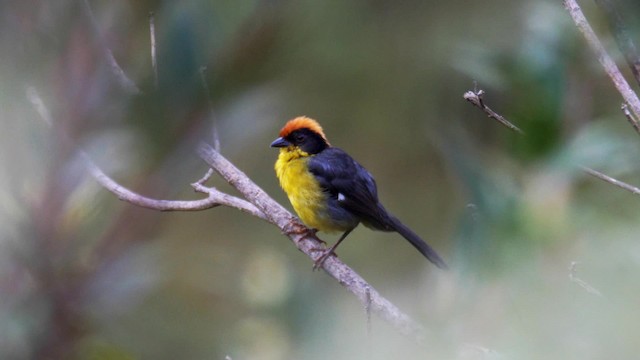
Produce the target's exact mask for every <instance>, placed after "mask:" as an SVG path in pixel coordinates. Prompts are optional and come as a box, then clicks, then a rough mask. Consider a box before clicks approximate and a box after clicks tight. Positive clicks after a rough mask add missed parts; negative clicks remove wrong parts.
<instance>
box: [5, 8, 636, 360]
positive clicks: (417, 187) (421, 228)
mask: <svg viewBox="0 0 640 360" xmlns="http://www.w3.org/2000/svg"><path fill="white" fill-rule="evenodd" d="M617 4H618V6H619V8H620V9H621V12H622V14H623V15H624V16H625V19H626V20H627V21H628V23H627V25H628V26H629V31H630V34H631V36H632V38H634V39H636V40H638V41H640V23H639V20H638V19H640V16H637V15H638V14H640V5H638V2H636V1H633V0H628V1H618V2H617ZM582 5H583V7H584V10H585V12H586V13H587V16H588V17H589V18H590V20H591V21H592V24H593V26H594V27H595V28H596V31H598V33H599V34H601V35H602V40H603V41H604V43H605V46H606V47H607V48H608V49H610V50H611V54H612V55H613V56H614V57H616V58H617V60H619V61H618V63H619V64H621V65H623V67H624V60H623V59H622V57H621V55H620V54H619V52H618V51H617V49H616V46H615V43H614V42H613V40H612V36H611V34H610V33H609V31H608V27H607V22H606V18H604V15H603V14H602V12H600V11H599V10H598V9H597V8H596V6H595V5H594V3H593V2H591V1H583V2H582ZM150 12H153V13H154V19H155V26H156V36H157V60H158V74H159V76H158V86H157V88H156V87H155V86H154V76H153V69H152V66H151V58H150V39H149V13H150ZM106 49H110V51H111V52H112V54H113V57H114V58H115V59H116V60H117V62H118V63H119V64H120V66H121V67H122V69H124V71H125V72H126V74H127V75H128V76H129V78H130V79H131V80H133V82H134V83H135V84H136V85H137V86H138V88H139V90H140V92H139V93H137V94H135V93H133V92H132V90H131V88H126V87H123V86H122V85H121V84H120V82H119V81H118V79H117V77H116V76H114V74H113V70H112V68H111V66H110V63H109V61H108V55H107V54H106ZM0 52H1V53H2V56H1V57H0V78H1V79H2V81H0V109H1V113H2V124H3V128H4V129H3V130H2V131H0V144H1V145H0V146H1V151H0V166H1V167H2V169H3V170H2V171H1V172H0V358H1V359H224V358H225V356H229V357H230V358H232V359H234V360H240V359H268V360H271V359H389V358H392V357H396V358H403V359H511V358H513V359H549V358H553V359H602V358H622V359H624V358H626V359H629V358H636V357H637V356H638V355H637V354H638V351H639V350H640V346H639V345H638V335H637V334H638V333H640V312H639V311H638V305H639V304H640V280H638V276H637V275H636V274H637V273H638V272H639V271H640V242H638V235H637V234H638V231H639V230H640V224H639V222H638V221H637V219H638V216H637V212H638V211H640V199H638V198H637V197H633V196H632V195H631V194H629V193H626V192H624V191H622V190H619V189H617V188H615V187H613V186H611V185H609V184H606V183H604V182H601V181H599V180H596V179H594V178H591V177H588V176H586V175H585V174H583V173H582V172H581V171H580V170H579V169H578V165H585V166H590V167H593V168H595V169H597V170H600V171H603V172H606V173H608V174H609V175H612V176H615V177H618V178H619V179H621V180H623V181H627V182H629V183H632V184H633V183H634V184H640V176H638V170H639V169H638V161H637V159H638V156H639V155H640V147H639V144H640V139H638V137H637V134H635V133H634V132H633V130H632V128H631V127H630V126H629V125H628V124H627V122H626V121H625V119H624V117H623V115H622V113H621V112H620V110H619V109H620V103H621V98H620V96H619V95H618V94H617V93H616V92H615V90H614V88H613V86H612V84H611V83H610V81H609V80H608V78H607V77H606V76H605V75H604V74H603V72H602V69H601V68H600V66H599V64H598V63H597V62H596V60H595V58H594V56H593V55H592V54H591V53H590V52H589V50H588V49H587V47H586V44H585V42H584V40H583V39H582V37H581V35H580V34H579V33H578V31H577V29H576V28H575V26H574V25H573V23H572V22H571V20H570V18H569V16H568V14H567V13H566V11H565V10H564V9H563V7H562V4H561V2H560V1H551V0H549V1H541V0H518V1H513V0H485V1H463V0H458V1H418V0H407V1H396V2H392V1H380V0H354V1H334V0H329V1H308V0H307V1H286V0H271V1H268V0H267V1H257V0H254V1H249V0H236V1H228V0H227V1H212V0H184V1H179V2H178V1H175V2H171V1H151V0H145V1H123V0H115V1H113V0H112V1H104V0H100V1H98V0H89V1H84V0H78V1H68V0H57V1H36V0H24V1H4V2H0ZM203 66H206V68H207V71H206V72H205V73H204V79H205V81H206V85H207V87H208V88H209V89H210V99H209V98H208V96H207V93H206V91H205V88H204V86H203V84H202V81H201V75H200V74H201V73H200V70H199V69H200V68H201V67H203ZM624 71H625V74H626V75H629V71H628V69H627V68H626V67H625V68H624ZM628 78H629V79H631V77H630V76H628ZM474 82H477V84H478V85H477V86H478V88H482V89H484V90H485V91H487V94H486V96H485V102H486V103H487V104H489V106H491V107H492V108H494V109H495V110H496V111H498V112H500V113H501V114H503V115H505V116H506V117H507V118H508V119H510V120H511V121H513V122H514V123H515V124H516V125H518V126H519V127H521V128H522V129H523V130H524V131H525V132H526V133H527V135H526V136H519V135H517V134H515V133H512V132H510V131H509V130H508V129H506V128H504V127H501V126H500V125H499V124H497V123H496V122H494V121H493V120H491V119H487V118H486V116H485V115H484V114H483V113H481V112H480V111H479V110H478V109H476V108H473V107H472V106H471V105H469V104H467V103H466V102H465V101H464V100H463V99H462V94H463V93H464V92H465V91H467V90H471V89H473V88H474ZM632 85H633V86H634V88H635V89H636V90H637V86H636V84H635V83H634V84H632ZM36 93H37V94H38V95H39V97H40V98H41V100H42V102H43V103H44V104H45V105H46V107H47V109H48V111H49V113H50V116H51V117H52V119H53V123H54V125H53V127H49V126H48V125H47V124H45V122H44V121H42V119H41V117H40V116H39V115H38V112H37V109H36V108H35V107H34V105H33V104H32V101H30V98H29V96H31V100H33V99H34V94H36ZM209 100H210V101H211V102H212V104H213V110H214V113H215V119H216V122H217V130H218V132H219V134H220V138H221V147H222V152H223V154H224V155H225V156H227V157H228V158H229V159H230V160H231V161H233V162H234V163H235V164H236V165H237V166H238V167H239V168H241V169H242V170H243V171H245V172H246V173H247V174H248V175H249V176H250V177H251V178H252V179H254V181H255V182H256V183H258V184H259V185H260V186H262V187H263V188H264V189H265V190H266V191H267V192H268V193H269V194H271V195H272V196H273V197H274V198H275V199H276V200H278V201H280V202H281V203H283V204H285V205H286V206H287V207H288V208H290V206H289V204H288V202H287V200H286V197H285V196H284V194H283V192H282V191H281V190H280V189H279V187H278V184H277V180H276V178H275V175H274V173H273V163H274V161H275V158H276V156H277V151H275V150H274V149H270V148H269V144H270V142H271V141H272V140H273V139H274V138H275V137H276V136H277V133H278V130H279V129H280V127H281V126H282V125H283V124H284V122H285V121H286V120H288V119H290V118H293V117H295V116H298V115H308V116H311V117H314V118H316V119H318V120H319V121H320V122H321V123H322V125H323V126H324V129H325V132H326V133H327V136H328V137H329V140H330V141H331V142H332V144H334V145H336V146H339V147H342V148H344V149H345V150H347V151H348V152H349V153H350V154H351V155H353V156H354V157H355V158H356V159H358V160H359V161H360V162H361V163H362V164H363V165H364V166H366V167H367V168H368V169H369V170H370V171H371V172H372V173H373V174H374V176H375V177H376V179H377V182H378V187H379V193H380V197H381V200H382V202H383V203H384V204H385V205H386V207H387V208H388V209H389V210H390V211H392V212H393V213H395V214H396V215H397V216H398V217H399V218H400V219H402V220H403V222H405V223H406V224H407V225H409V226H410V227H412V228H413V229H414V230H415V231H416V232H417V233H419V234H422V235H423V236H424V238H425V239H426V240H428V241H429V242H430V243H431V244H432V245H433V246H434V247H435V248H436V249H438V251H439V252H440V254H441V255H442V256H443V257H444V258H445V259H447V261H448V263H449V264H450V265H451V267H452V271H450V272H448V273H445V272H443V271H439V270H437V269H436V268H435V267H434V266H432V265H431V264H429V263H428V262H427V261H425V259H424V258H422V257H421V256H420V254H419V253H418V252H416V251H415V250H414V249H413V248H412V247H411V246H410V245H409V244H408V243H407V242H406V241H404V240H403V239H402V238H401V237H399V236H398V235H397V234H387V233H378V232H372V231H370V230H368V229H366V228H358V229H357V230H356V231H355V232H354V233H353V234H352V235H351V236H350V238H349V240H347V241H346V242H345V243H344V244H343V245H341V247H340V251H339V255H340V257H341V259H343V260H344V261H345V262H346V263H347V264H349V265H351V266H352V267H353V268H354V269H355V270H356V271H358V272H359V273H360V274H361V275H362V276H363V277H364V278H365V279H367V280H368V281H369V282H370V283H371V284H372V285H373V286H374V287H376V289H377V290H379V291H380V292H381V294H382V295H383V296H385V297H387V298H388V299H390V300H391V301H392V302H394V303H395V304H396V305H398V306H399V307H400V308H401V309H402V310H404V311H406V312H407V313H408V314H410V315H411V316H412V317H413V318H414V319H416V320H417V321H419V322H420V323H422V324H423V325H424V326H425V327H426V328H427V340H426V343H425V344H415V343H413V342H412V341H410V340H408V339H406V338H404V337H402V336H401V335H399V334H398V333H397V332H396V331H395V329H393V328H391V327H390V326H389V325H387V324H386V323H384V322H383V321H382V320H380V319H378V318H376V317H373V318H372V320H371V331H367V316H366V314H365V311H364V309H363V308H362V307H361V305H360V303H359V302H358V301H357V300H356V299H355V298H354V297H353V296H352V295H350V294H349V293H348V292H347V291H346V290H345V289H343V288H342V287H341V286H340V285H339V284H337V283H336V282H335V281H334V280H332V279H330V278H329V277H328V276H326V275H325V274H324V273H322V272H312V270H311V268H312V263H311V261H310V260H309V259H308V258H306V257H305V256H304V255H302V254H301V253H300V252H298V251H297V250H296V249H295V248H294V247H293V246H292V245H291V243H290V242H289V240H288V239H287V238H286V237H284V236H282V235H281V234H280V233H279V231H278V230H277V229H276V228H275V227H273V226H270V225H269V224H267V223H265V222H262V221H261V220H258V219H255V218H251V217H249V216H247V215H244V214H242V213H240V212H239V211H237V210H234V209H229V208H215V209H211V210H207V211H202V212H191V213H159V212H155V211H151V210H146V209H141V208H137V207H135V206H133V205H130V204H127V203H123V202H120V201H118V199H117V198H116V197H115V196H114V195H113V194H111V193H109V192H107V191H106V190H104V189H103V188H101V187H100V186H99V185H98V184H96V183H95V181H94V180H93V179H92V178H91V177H90V176H88V174H87V173H86V172H85V170H84V167H83V163H82V161H81V160H80V158H79V156H78V152H77V147H78V146H80V147H82V148H83V149H84V150H85V151H86V152H87V153H89V154H90V156H91V157H92V158H93V159H94V160H95V161H96V162H97V163H98V164H99V165H100V166H101V167H102V168H103V169H104V170H105V172H107V173H108V174H110V175H111V176H113V177H114V178H115V179H117V180H118V181H119V182H120V183H122V184H123V185H125V186H128V187H130V188H132V189H134V190H136V191H138V192H140V193H142V194H144V195H147V196H150V197H153V198H161V199H196V198H198V194H195V193H194V192H193V190H192V189H191V188H190V186H189V184H190V183H191V182H194V181H196V180H197V179H199V178H200V177H201V176H202V175H203V174H204V172H205V171H206V170H207V167H206V165H205V164H204V163H203V162H202V161H201V160H200V159H199V158H198V157H197V156H196V155H195V152H194V149H195V146H196V144H198V142H199V141H201V140H205V141H211V132H212V131H211V129H212V118H213V117H212V115H211V111H210V106H209ZM210 184H212V185H213V186H216V187H218V188H219V189H220V190H223V191H228V192H231V193H234V192H233V190H232V189H230V187H229V186H228V185H227V184H225V183H224V182H223V181H221V180H220V179H218V178H215V177H214V178H213V179H212V181H211V182H210ZM234 194H235V193H234ZM323 238H324V239H325V240H327V241H329V242H333V241H335V239H336V237H335V236H323ZM574 262H576V263H575V264H574ZM572 264H574V266H573V267H572ZM581 281H584V282H586V283H587V284H588V285H590V286H592V287H593V288H594V289H595V290H591V291H588V290H589V288H588V286H587V285H585V283H582V282H581Z"/></svg>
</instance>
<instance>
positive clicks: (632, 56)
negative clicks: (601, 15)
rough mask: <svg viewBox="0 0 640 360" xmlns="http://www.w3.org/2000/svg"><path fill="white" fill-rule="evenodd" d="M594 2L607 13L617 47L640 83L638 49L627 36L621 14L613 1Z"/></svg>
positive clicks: (599, 0)
mask: <svg viewBox="0 0 640 360" xmlns="http://www.w3.org/2000/svg"><path fill="white" fill-rule="evenodd" d="M595 1H596V4H598V6H600V8H601V9H602V10H603V11H604V12H605V13H607V18H608V19H609V25H610V27H611V30H612V32H613V36H614V37H615V39H616V42H617V43H618V48H620V51H622V53H623V54H624V57H625V59H626V60H627V64H628V65H629V67H630V68H631V72H632V73H633V76H634V77H635V78H636V81H637V82H638V85H640V55H639V54H638V50H637V49H636V45H635V44H634V43H633V40H631V37H630V36H629V31H628V30H627V27H626V25H625V23H624V20H623V19H622V15H621V14H620V12H619V11H618V10H617V9H616V8H615V6H614V5H613V3H612V2H611V1H609V0H595Z"/></svg>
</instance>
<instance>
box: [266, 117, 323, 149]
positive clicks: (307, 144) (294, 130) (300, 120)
mask: <svg viewBox="0 0 640 360" xmlns="http://www.w3.org/2000/svg"><path fill="white" fill-rule="evenodd" d="M330 146H331V145H330V144H329V142H328V141H327V138H326V137H325V136H324V132H323V131H322V127H321V126H320V124H318V122H317V121H315V120H313V119H311V118H308V117H306V116H299V117H297V118H295V119H292V120H289V121H288V122H287V123H286V124H285V125H284V127H283V128H282V130H280V137H279V138H277V139H275V140H274V141H273V142H272V143H271V147H278V148H282V149H283V150H285V151H296V150H301V151H303V152H305V153H307V154H310V155H313V154H317V153H319V152H320V151H322V150H324V149H326V148H328V147H330Z"/></svg>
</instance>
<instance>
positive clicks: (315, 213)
mask: <svg viewBox="0 0 640 360" xmlns="http://www.w3.org/2000/svg"><path fill="white" fill-rule="evenodd" d="M309 159H310V155H309V154H307V153H305V152H304V151H302V150H300V149H295V148H281V149H280V154H279V155H278V161H276V165H275V170H276V175H277V176H278V180H280V186H281V187H282V189H283V190H284V192H285V193H287V196H288V197H289V201H290V202H291V205H292V206H293V209H294V210H295V211H296V213H297V214H298V216H299V217H300V219H301V220H302V221H303V222H304V223H305V225H307V226H308V227H310V228H313V229H317V230H320V231H324V232H335V231H343V229H342V228H337V227H336V224H334V223H333V221H332V220H331V218H330V217H329V214H328V212H327V206H326V194H325V193H324V192H323V191H322V188H321V187H320V185H319V184H318V181H317V180H316V179H315V177H314V175H313V174H312V173H310V172H309V170H308V168H307V162H308V161H309Z"/></svg>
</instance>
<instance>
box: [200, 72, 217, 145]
mask: <svg viewBox="0 0 640 360" xmlns="http://www.w3.org/2000/svg"><path fill="white" fill-rule="evenodd" d="M206 74H207V67H206V66H202V67H200V80H201V81H202V87H203V88H204V93H205V95H206V96H207V104H208V105H209V116H210V117H211V139H212V140H213V148H214V149H215V150H216V151H217V152H220V136H219V135H218V121H217V118H216V114H215V112H214V111H213V102H212V101H211V90H209V85H208V84H207V78H206Z"/></svg>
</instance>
